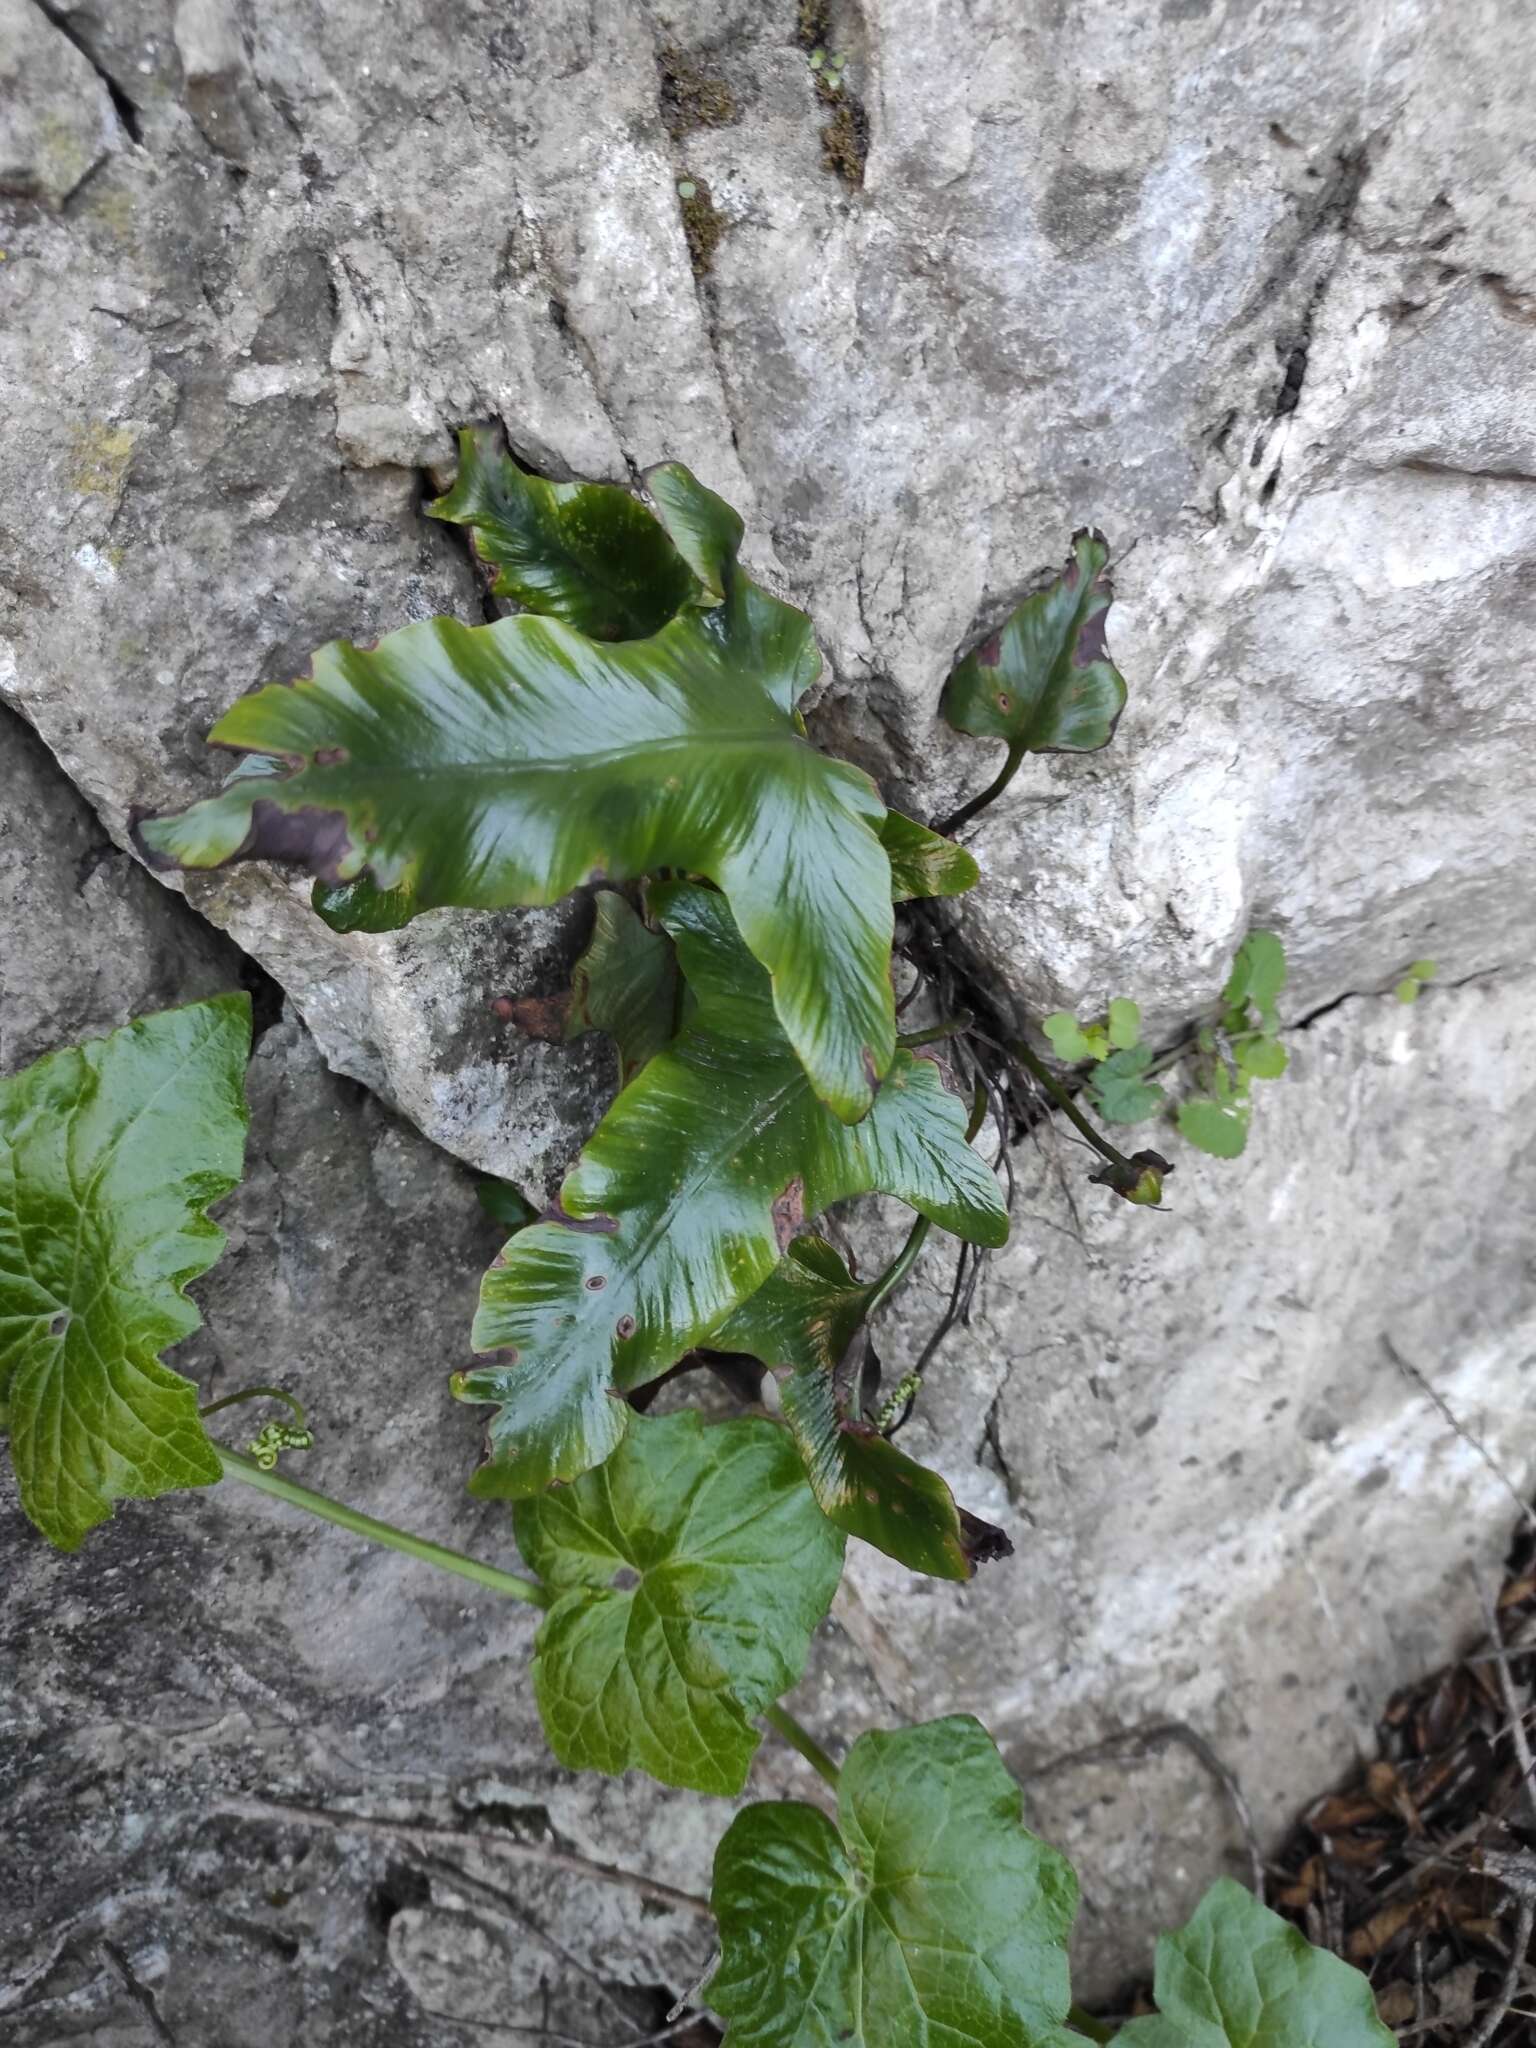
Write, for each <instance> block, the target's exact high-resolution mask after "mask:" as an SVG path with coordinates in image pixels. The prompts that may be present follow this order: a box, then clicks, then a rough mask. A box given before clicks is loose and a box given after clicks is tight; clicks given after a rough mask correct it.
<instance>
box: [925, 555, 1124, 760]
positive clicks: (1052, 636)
mask: <svg viewBox="0 0 1536 2048" xmlns="http://www.w3.org/2000/svg"><path fill="white" fill-rule="evenodd" d="M1108 567H1109V543H1108V542H1107V541H1106V540H1105V538H1104V536H1103V534H1101V533H1095V532H1091V531H1089V530H1088V529H1087V528H1086V527H1085V528H1083V529H1082V530H1081V531H1080V532H1078V533H1075V534H1073V536H1072V552H1071V554H1070V556H1069V557H1068V558H1067V565H1066V567H1065V569H1064V570H1063V571H1062V573H1061V575H1060V576H1058V577H1057V578H1056V580H1055V582H1054V583H1052V584H1050V585H1049V586H1048V587H1047V588H1046V589H1045V590H1042V591H1039V592H1038V593H1037V594H1036V595H1035V596H1034V597H1027V598H1026V599H1025V600H1024V602H1023V603H1022V604H1021V605H1020V606H1019V608H1018V610H1017V611H1015V612H1014V613H1013V615H1012V616H1011V617H1010V618H1009V619H1008V621H1007V623H1006V624H1005V625H1003V626H1002V627H1001V628H1000V629H999V630H998V631H997V632H996V633H993V634H992V635H991V636H990V637H989V638H988V639H986V640H984V641H983V642H982V643H981V645H980V646H979V647H978V648H977V649H976V650H975V652H974V653H972V654H968V655H967V656H966V657H965V659H964V661H962V662H961V663H960V665H959V666H958V667H957V668H956V669H955V670H954V671H953V673H952V674H951V676H950V678H949V680H948V682H947V683H946V684H945V685H944V695H943V697H942V699H941V700H940V706H939V708H940V710H941V711H942V712H943V714H944V716H945V717H946V718H947V719H948V720H949V723H950V724H951V725H952V726H953V727H954V728H955V730H956V731H957V732H967V733H972V734H974V735H975V737H976V738H978V739H997V740H1006V741H1007V742H1008V747H1009V751H1010V753H1011V754H1013V755H1014V756H1018V755H1021V754H1053V753H1094V752H1096V751H1097V750H1098V748H1100V747H1107V746H1108V745H1109V742H1110V740H1111V739H1112V738H1113V737H1114V731H1115V726H1116V723H1117V722H1118V720H1119V717H1120V714H1121V712H1122V711H1123V710H1124V709H1125V678H1124V677H1123V676H1122V675H1121V673H1120V671H1119V670H1118V669H1117V668H1116V667H1115V665H1114V663H1113V662H1112V661H1111V660H1110V659H1109V656H1108V654H1107V652H1106V651H1105V644H1104V642H1105V614H1106V613H1107V612H1108V610H1109V607H1110V604H1111V602H1112V601H1113V598H1114V589H1113V587H1112V585H1111V584H1110V580H1109V574H1108Z"/></svg>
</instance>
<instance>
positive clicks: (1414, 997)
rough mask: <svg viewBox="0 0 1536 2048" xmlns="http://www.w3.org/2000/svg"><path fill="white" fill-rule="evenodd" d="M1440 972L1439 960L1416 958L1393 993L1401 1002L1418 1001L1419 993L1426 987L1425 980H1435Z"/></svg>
mask: <svg viewBox="0 0 1536 2048" xmlns="http://www.w3.org/2000/svg"><path fill="white" fill-rule="evenodd" d="M1439 972H1440V969H1439V965H1438V963H1437V962H1435V961H1433V960H1415V961H1414V962H1413V964H1412V966H1410V967H1409V968H1408V969H1407V970H1406V972H1405V973H1404V975H1403V978H1402V980H1401V981H1400V982H1399V983H1398V984H1397V987H1396V988H1395V989H1394V990H1393V991H1392V993H1393V994H1394V995H1395V996H1396V997H1397V1000H1398V1001H1399V1002H1400V1003H1416V1002H1417V1001H1418V1000H1419V993H1420V991H1421V990H1422V988H1423V987H1424V984H1425V982H1427V981H1433V980H1434V978H1435V976H1436V975H1437V974H1438V973H1439Z"/></svg>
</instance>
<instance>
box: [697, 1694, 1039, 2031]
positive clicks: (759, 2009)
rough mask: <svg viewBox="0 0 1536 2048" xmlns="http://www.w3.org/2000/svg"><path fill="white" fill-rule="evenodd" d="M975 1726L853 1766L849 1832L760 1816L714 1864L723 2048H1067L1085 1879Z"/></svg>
mask: <svg viewBox="0 0 1536 2048" xmlns="http://www.w3.org/2000/svg"><path fill="white" fill-rule="evenodd" d="M1022 1810H1023V1801H1022V1798H1021V1796H1020V1793H1019V1788H1018V1786H1017V1785H1016V1784H1015V1783H1014V1781H1013V1779H1012V1778H1011V1777H1010V1776H1009V1775H1008V1772H1007V1771H1006V1770H1005V1769H1004V1767H1003V1761H1002V1758H1001V1757H1000V1756H999V1755H998V1753H997V1749H996V1747H995V1745H994V1743H993V1741H992V1738H991V1736H990V1735H988V1733H987V1731H986V1730H985V1729H984V1728H983V1727H982V1726H981V1724H980V1723H979V1722H978V1721H974V1720H972V1719H971V1718H970V1716H969V1715H955V1716H952V1717H951V1718H949V1719H947V1720H943V1721H929V1722H926V1723H925V1724H924V1725H923V1726H921V1727H917V1728H903V1729H901V1730H899V1731H898V1732H897V1733H894V1734H889V1735H887V1734H870V1735H861V1736H860V1737H859V1739H858V1741H857V1742H856V1743H855V1744H854V1745H853V1747H852V1749H851V1750H850V1751H849V1752H848V1760H847V1762H846V1763H845V1764H844V1765H843V1768H842V1772H841V1776H840V1780H839V1784H838V1794H837V1812H838V1821H837V1825H836V1826H835V1827H834V1826H833V1824H832V1822H831V1821H830V1820H828V1819H827V1817H826V1815H825V1814H823V1813H821V1812H819V1811H818V1810H817V1809H816V1808H815V1807H812V1806H800V1805H792V1804H788V1803H782V1804H772V1805H761V1806H749V1807H748V1808H747V1810H746V1812H745V1813H742V1814H738V1815H737V1817H736V1819H735V1820H734V1821H733V1822H732V1823H731V1825H730V1827H729V1828H728V1829H727V1830H726V1833H725V1835H724V1837H723V1838H722V1840H721V1842H720V1846H719V1848H718V1849H717V1850H716V1851H715V1879H714V1889H713V1893H712V1896H711V1903H712V1904H713V1906H714V1910H715V1918H716V1920H717V1921H718V1923H719V1928H720V1950H721V1954H720V1964H719V1967H718V1969H717V1970H716V1972H715V1975H714V1977H713V1978H712V1979H711V1981H710V1985H709V1989H708V1997H709V2002H710V2004H711V2006H713V2008H714V2009H715V2011H716V2012H718V2013H719V2014H720V2015H721V2017H722V2018H723V2019H725V2020H726V2021H727V2023H728V2024H727V2027H726V2035H725V2039H726V2044H727V2048H822V2044H826V2048H831V2044H832V2043H834V2042H835V2043H839V2044H842V2048H939V2044H940V2043H943V2044H945V2048H949V2044H954V2048H961V2044H964V2048H1067V2044H1068V2042H1069V2040H1070V2038H1071V2037H1070V2036H1069V2035H1068V2034H1067V2033H1066V2031H1065V2026H1064V2023H1065V2020H1066V2017H1067V2010H1068V2004H1069V2000H1070V1992H1069V1990H1068V1979H1067V1939H1068V1936H1069V1935H1070V1933H1071V1931H1072V1921H1073V1917H1074V1915H1075V1913H1076V1911H1077V1880H1076V1878H1075V1877H1074V1876H1073V1874H1072V1867H1071V1865H1070V1864H1069V1863H1068V1862H1067V1860H1066V1858H1065V1857H1064V1856H1060V1855H1058V1854H1057V1852H1056V1851H1055V1850H1054V1849H1051V1848H1049V1847H1047V1845H1046V1844H1045V1843H1044V1842H1041V1841H1038V1840H1037V1839H1036V1838H1035V1836H1033V1835H1032V1834H1030V1833H1029V1832H1028V1831H1027V1829H1026V1828H1025V1827H1024V1826H1023V1825H1022V1822H1021V1819H1020V1816H1021V1813H1022Z"/></svg>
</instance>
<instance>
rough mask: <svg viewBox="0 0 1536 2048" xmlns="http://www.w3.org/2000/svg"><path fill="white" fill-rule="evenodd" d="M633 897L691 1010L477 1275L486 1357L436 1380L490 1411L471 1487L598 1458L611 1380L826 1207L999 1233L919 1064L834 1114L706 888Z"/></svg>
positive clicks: (665, 1352)
mask: <svg viewBox="0 0 1536 2048" xmlns="http://www.w3.org/2000/svg"><path fill="white" fill-rule="evenodd" d="M651 900H652V906H653V908H654V910H655V912H656V914H657V915H658V916H659V917H660V919H661V922H662V923H663V925H665V927H666V929H667V930H668V931H669V932H671V934H672V936H673V938H674V940H675V941H676V943H677V948H678V954H679V958H680V963H681V966H682V971H683V975H684V978H685V980H686V981H687V983H688V985H689V987H690V989H691V990H692V992H693V995H694V997H695V999H696V1003H697V1008H696V1010H695V1012H694V1014H693V1016H692V1017H691V1018H690V1019H689V1021H688V1022H687V1023H686V1024H685V1026H684V1028H683V1029H682V1031H681V1032H680V1033H679V1035H678V1036H677V1038H676V1039H675V1040H674V1041H673V1043H672V1044H671V1046H669V1047H668V1049H667V1050H666V1051H665V1052H663V1053H660V1054H658V1055H657V1056H656V1057H655V1058H654V1059H652V1060H651V1061H650V1063H649V1064H648V1065H647V1066H646V1067H644V1068H643V1069H642V1070H641V1072H640V1073H639V1074H638V1075H637V1076H636V1078H635V1079H634V1080H633V1081H631V1082H630V1084H629V1086H628V1087H627V1088H626V1089H625V1090H624V1091H623V1093H622V1094H621V1095H619V1096H618V1098H617V1099H616V1100H615V1101H614V1103H613V1104H612V1106H611V1107H610V1108H609V1110H608V1113H607V1114H606V1116H605V1117H604V1118H603V1120H602V1122H601V1123H600V1124H599V1125H598V1127H597V1130H596V1131H595V1132H594V1133H593V1135H592V1137H591V1139H590V1140H589V1141H588V1143H587V1145H586V1147H585V1149H584V1150H583V1152H582V1154H581V1157H580V1159H579V1160H578V1161H577V1163H576V1165H575V1167H574V1168H573V1169H572V1171H571V1173H570V1174H569V1175H568V1176H567V1178H566V1181H565V1184H564V1186H563V1187H562V1188H561V1190H560V1198H559V1201H558V1203H557V1204H556V1206H555V1207H554V1208H553V1209H552V1210H551V1211H550V1212H549V1215H548V1217H547V1219H546V1220H545V1221H543V1222H541V1223H538V1224H536V1225H535V1226H534V1227H533V1228H532V1229H530V1230H525V1231H522V1232H521V1233H520V1234H519V1235H518V1236H517V1237H516V1238H515V1239H514V1240H513V1241H512V1243H511V1244H509V1245H508V1247H507V1249H506V1251H505V1252H504V1253H503V1254H502V1259H501V1261H500V1262H499V1263H498V1265H496V1266H494V1267H493V1268H492V1269H491V1271H490V1272H489V1273H488V1274H487V1275H486V1277H485V1282H484V1285H483V1286H482V1288H481V1294H480V1311H479V1314H478V1315H477V1316H476V1318H475V1327H474V1336H473V1341H474V1344H475V1347H476V1349H477V1350H479V1351H484V1352H500V1353H501V1354H502V1356H501V1357H500V1358H499V1359H497V1360H496V1362H495V1363H488V1364H486V1365H483V1366H479V1367H477V1368H475V1369H474V1370H473V1371H470V1372H467V1373H462V1374H458V1375H456V1376H455V1379H454V1382H453V1388H454V1392H455V1393H457V1394H459V1395H460V1396H461V1397H462V1398H464V1399H467V1400H473V1401H494V1402H498V1403H500V1404H501V1406H500V1409H499V1412H498V1413H497V1414H496V1416H495V1417H494V1418H493V1419H492V1421H491V1425H490V1430H489V1445H488V1457H487V1461H486V1463H485V1464H483V1465H482V1466H481V1467H480V1469H479V1471H478V1472H477V1473H476V1474H475V1477H474V1480H473V1481H472V1482H471V1483H472V1486H473V1489H474V1491H475V1492H477V1493H483V1494H490V1495H497V1496H508V1497H513V1498H516V1497H518V1496H522V1495H526V1494H531V1493H537V1492H539V1491H540V1489H541V1488H543V1487H544V1486H546V1485H548V1483H549V1482H550V1480H552V1479H573V1478H575V1477H576V1475H577V1474H578V1473H580V1472H585V1471H587V1470H588V1469H589V1468H590V1467H591V1466H593V1465H596V1464H599V1463H601V1461H602V1460H603V1459H604V1458H606V1457H607V1456H608V1454H609V1453H610V1452H611V1451H612V1450H613V1449H614V1448H615V1447H616V1445H617V1444H618V1442H619V1440H620V1438H621V1437H622V1436H623V1434H624V1428H625V1424H626V1421H627V1418H628V1415H629V1410H628V1408H627V1407H626V1406H625V1404H624V1403H623V1402H622V1401H618V1400H615V1399H613V1398H612V1394H611V1392H610V1390H611V1389H619V1390H625V1389H628V1388H631V1387H637V1386H640V1385H641V1384H642V1383H643V1382H645V1381H646V1380H650V1379H654V1378H655V1377H657V1375H658V1374H660V1373H663V1372H665V1371H666V1370H667V1368H668V1367H669V1366H670V1365H673V1364H674V1363H675V1362H676V1361H677V1360H678V1359H679V1358H680V1357H681V1356H682V1355H683V1353H684V1352H685V1351H688V1350H690V1349H692V1347H693V1346H694V1345H696V1344H700V1343H702V1342H704V1341H705V1339H706V1338H708V1337H709V1335H710V1333H711V1331H713V1329H714V1328H715V1326H716V1325H717V1324H719V1323H720V1322H722V1321H723V1320H724V1319H725V1317H726V1316H728V1315H729V1314H730V1312H731V1310H732V1309H733V1308H735V1307H736V1305H737V1304H738V1303H739V1302H742V1301H744V1300H745V1299H746V1298H747V1296H748V1295H750V1294H752V1293H753V1292H755V1290H756V1289H757V1288H758V1287H760V1286H761V1285H762V1283H763V1282H764V1281H765V1280H766V1279H767V1278H768V1275H769V1274H770V1273H771V1272H772V1271H773V1269H774V1267H775V1266H776V1265H777V1264H778V1261H779V1258H780V1255H781V1254H782V1252H784V1251H785V1250H786V1249H787V1248H788V1246H789V1244H790V1242H791V1241H792V1239H793V1238H794V1237H795V1236H796V1235H797V1234H798V1232H799V1231H800V1229H801V1226H802V1225H803V1224H804V1223H805V1222H806V1221H807V1220H808V1219H809V1218H811V1217H814V1216H817V1215H819V1214H820V1213H821V1211H822V1210H823V1209H825V1208H827V1207H828V1206H829V1205H830V1204H831V1203H833V1202H838V1201H842V1200H843V1199H844V1198H845V1197H846V1196H849V1195H855V1194H866V1193H869V1192H872V1191H874V1190H877V1189H878V1190H879V1191H881V1192H883V1193H885V1194H891V1195H897V1196H899V1197H900V1198H901V1200H903V1201H905V1202H910V1203H911V1204H912V1206H913V1207H914V1208H916V1209H919V1210H921V1211H922V1213H923V1214H924V1215H925V1216H928V1217H931V1218H932V1220H933V1221H934V1222H935V1223H937V1224H939V1225H940V1226H941V1227H942V1228H944V1229H946V1230H953V1231H956V1232H957V1233H958V1234H959V1235H961V1236H963V1237H969V1238H972V1239H974V1240H976V1241H977V1242H979V1243H982V1244H1000V1243H1001V1242H1002V1241H1003V1239H1004V1238H1005V1237H1006V1236H1007V1234H1008V1218H1007V1213H1006V1211H1005V1209H1004V1207H1003V1203H1002V1198H1001V1196H1000V1195H999V1193H998V1188H997V1183H996V1181H995V1180H994V1178H993V1176H992V1175H991V1173H989V1172H988V1170H987V1167H986V1165H985V1164H984V1162H983V1161H982V1160H981V1159H980V1158H979V1157H978V1155H977V1154H976V1153H975V1152H973V1151H972V1150H971V1148H970V1146H969V1145H968V1144H967V1142H966V1137H965V1111H964V1109H963V1108H962V1106H961V1104H960V1103H959V1102H958V1101H956V1099H955V1098H954V1097H953V1096H952V1095H950V1094H948V1093H947V1092H946V1090H945V1088H944V1085H943V1082H942V1080H941V1079H940V1076H939V1072H938V1069H937V1068H936V1067H935V1066H934V1064H933V1063H932V1061H930V1060H922V1059H916V1058H914V1057H913V1055H912V1054H911V1053H910V1052H906V1051H901V1052H898V1053H897V1055H896V1057H895V1059H894V1061H893V1062H892V1065H891V1070H890V1073H889V1074H888V1075H887V1076H886V1080H885V1084H884V1086H883V1087H882V1088H881V1090H880V1093H879V1096H878V1097H877V1098H876V1101H875V1106H874V1108H873V1109H872V1110H871V1112H870V1114H869V1115H868V1116H867V1117H866V1118H865V1120H864V1121H863V1123H861V1124H855V1125H852V1126H849V1125H846V1124H842V1123H840V1122H839V1121H838V1119H837V1118H836V1117H835V1116H832V1115H831V1114H830V1113H829V1112H828V1111H827V1110H826V1109H825V1108H824V1107H823V1106H822V1104H820V1103H819V1102H818V1101H817V1100H816V1097H815V1095H814V1094H813V1092H812V1090H811V1088H810V1086H809V1083H808V1082H807V1080H806V1077H805V1074H804V1072H803V1070H802V1069H801V1067H800V1065H799V1063H798V1061H797V1060H796V1059H795V1056H794V1052H793V1049H792V1048H791V1046H790V1044H789V1041H788V1039H787V1038H786V1037H785V1035H784V1032H783V1030H782V1028H781V1027H780V1025H779V1022H778V1018H777V1016H776V1015H775V1011H774V1006H773V1001H772V995H771V991H770V989H769V984H768V977H767V976H766V975H765V974H764V973H763V971H762V969H761V968H760V967H758V966H757V964H756V963H755V962H754V960H753V959H752V956H751V954H750V953H749V952H748V951H747V949H746V947H745V946H744V945H743V944H742V941H741V938H740V936H739V934H738V933H737V931H736V928H735V925H734V924H733V923H732V920H731V914H730V909H729V906H728V905H727V903H726V901H725V898H724V897H722V896H720V895H718V894H716V893H715V892H714V891H712V890H708V889H704V888H701V887H699V886H697V885H696V884H691V883H669V884H665V885H663V886H662V887H660V888H657V889H656V890H654V891H653V892H652V899H651Z"/></svg>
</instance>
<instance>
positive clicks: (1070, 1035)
mask: <svg viewBox="0 0 1536 2048" xmlns="http://www.w3.org/2000/svg"><path fill="white" fill-rule="evenodd" d="M1040 1028H1041V1030H1042V1031H1043V1032H1044V1033H1045V1035H1046V1037H1047V1038H1048V1039H1049V1040H1050V1043H1051V1051H1052V1052H1053V1053H1055V1055H1056V1057H1057V1059H1059V1060H1065V1061H1066V1062H1067V1063H1068V1064H1069V1065H1070V1066H1074V1067H1075V1066H1078V1065H1080V1064H1081V1062H1082V1061H1084V1060H1101V1059H1103V1058H1104V1056H1105V1054H1106V1053H1107V1052H1108V1051H1109V1033H1108V1032H1107V1031H1106V1030H1105V1029H1104V1027H1103V1026H1102V1025H1101V1024H1086V1025H1085V1024H1079V1023H1078V1021H1077V1019H1076V1018H1075V1017H1074V1016H1073V1015H1072V1014H1071V1012H1070V1011H1068V1010H1052V1012H1051V1014H1050V1015H1049V1017H1047V1018H1046V1019H1045V1021H1044V1022H1043V1023H1042V1025H1041V1027H1040Z"/></svg>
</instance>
